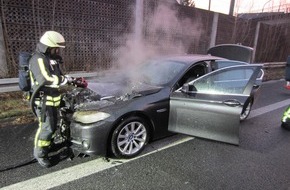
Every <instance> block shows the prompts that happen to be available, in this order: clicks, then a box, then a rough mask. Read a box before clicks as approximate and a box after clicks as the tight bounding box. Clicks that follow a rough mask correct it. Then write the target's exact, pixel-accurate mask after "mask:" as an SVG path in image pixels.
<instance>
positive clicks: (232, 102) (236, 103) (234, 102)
mask: <svg viewBox="0 0 290 190" xmlns="http://www.w3.org/2000/svg"><path fill="white" fill-rule="evenodd" d="M223 103H224V104H226V105H227V106H231V107H237V106H241V105H242V104H241V102H239V101H238V100H226V101H224V102H223Z"/></svg>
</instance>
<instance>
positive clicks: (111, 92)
mask: <svg viewBox="0 0 290 190" xmlns="http://www.w3.org/2000/svg"><path fill="white" fill-rule="evenodd" d="M88 88H89V89H90V90H92V91H93V92H95V93H97V94H99V95H100V96H101V97H102V98H104V97H107V96H114V97H119V96H123V95H126V94H138V95H139V96H146V95H149V94H154V93H157V92H158V91H159V90H160V89H161V87H157V86H150V85H146V84H144V83H136V84H130V85H124V84H120V83H99V82H91V83H89V85H88Z"/></svg>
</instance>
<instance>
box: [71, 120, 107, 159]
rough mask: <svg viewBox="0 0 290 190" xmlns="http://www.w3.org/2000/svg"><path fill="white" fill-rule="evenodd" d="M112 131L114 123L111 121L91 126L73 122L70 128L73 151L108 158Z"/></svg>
mask: <svg viewBox="0 0 290 190" xmlns="http://www.w3.org/2000/svg"><path fill="white" fill-rule="evenodd" d="M111 129H112V123H111V122H109V121H99V122H96V123H91V124H82V123H77V122H73V123H72V124H71V126H70V130H71V143H72V146H71V148H72V150H73V151H74V152H78V153H83V154H88V155H99V156H106V155H107V147H108V145H109V143H108V138H109V136H110V131H111Z"/></svg>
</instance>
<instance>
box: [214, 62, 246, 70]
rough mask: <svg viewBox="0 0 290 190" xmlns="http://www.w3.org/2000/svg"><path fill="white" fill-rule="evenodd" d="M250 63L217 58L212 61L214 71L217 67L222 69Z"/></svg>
mask: <svg viewBox="0 0 290 190" xmlns="http://www.w3.org/2000/svg"><path fill="white" fill-rule="evenodd" d="M246 64H248V63H245V62H241V61H233V60H216V61H212V62H211V68H212V71H215V70H217V69H221V68H224V67H230V66H235V65H246Z"/></svg>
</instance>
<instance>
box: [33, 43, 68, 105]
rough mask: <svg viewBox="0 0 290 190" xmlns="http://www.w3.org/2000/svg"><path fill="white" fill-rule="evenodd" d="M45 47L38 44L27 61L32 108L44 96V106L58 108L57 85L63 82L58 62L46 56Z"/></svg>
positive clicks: (58, 95)
mask: <svg viewBox="0 0 290 190" xmlns="http://www.w3.org/2000/svg"><path fill="white" fill-rule="evenodd" d="M47 48H48V47H47V46H45V45H43V44H41V43H38V44H37V48H36V51H35V53H34V54H33V56H32V57H31V59H30V61H29V65H30V72H31V73H30V77H31V86H32V89H33V93H32V96H31V102H32V107H34V106H35V105H37V106H38V105H39V104H40V100H41V98H43V97H42V96H43V95H45V102H43V103H45V105H46V106H56V107H57V106H59V104H60V99H61V97H60V92H59V85H60V84H61V83H63V82H64V80H65V76H64V75H63V74H62V72H61V70H60V68H59V64H58V62H59V61H60V60H58V59H56V58H52V57H50V56H49V55H46V54H45V52H46V50H47Z"/></svg>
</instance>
